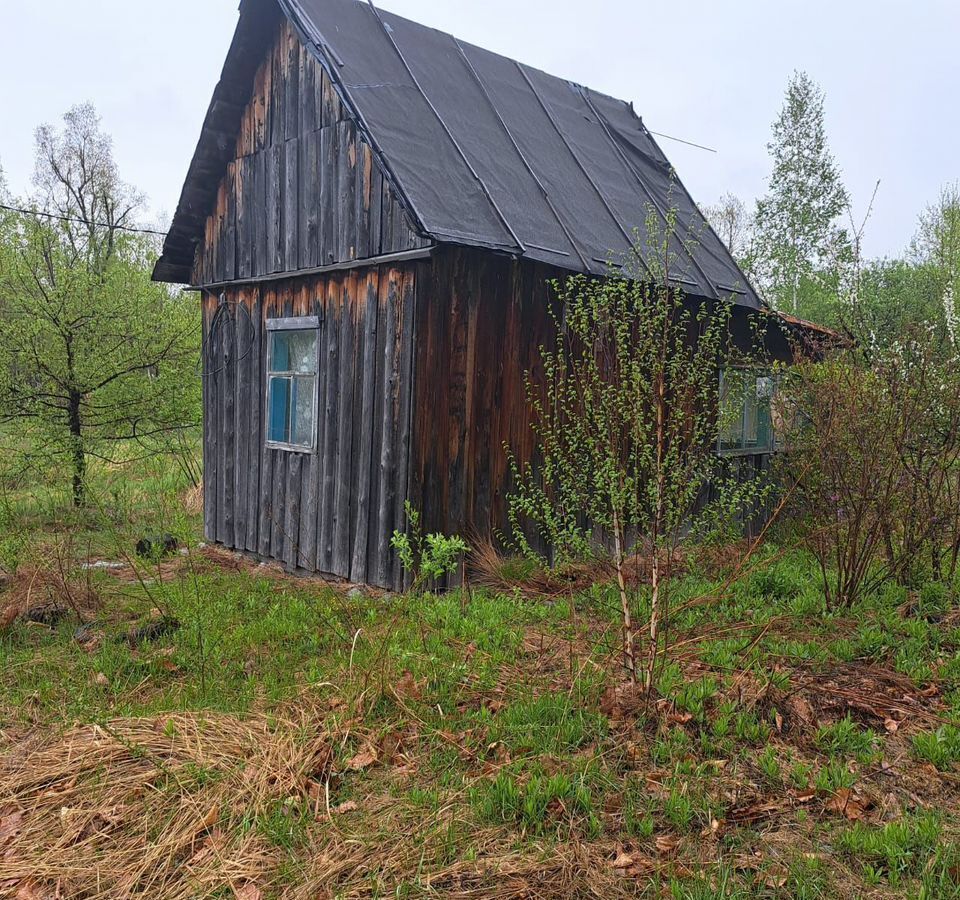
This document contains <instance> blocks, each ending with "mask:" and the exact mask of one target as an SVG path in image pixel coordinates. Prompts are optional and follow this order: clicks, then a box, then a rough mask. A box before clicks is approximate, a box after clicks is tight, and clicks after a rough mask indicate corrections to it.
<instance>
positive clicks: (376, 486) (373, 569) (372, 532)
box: [367, 266, 388, 582]
mask: <svg viewBox="0 0 960 900" xmlns="http://www.w3.org/2000/svg"><path fill="white" fill-rule="evenodd" d="M387 271H388V270H387V268H386V267H385V266H379V267H378V268H377V269H376V270H375V274H376V297H375V302H376V306H377V344H376V349H375V351H374V368H375V370H376V371H375V373H374V374H375V378H374V382H373V387H374V396H373V410H372V414H371V418H370V423H369V425H368V426H367V427H369V428H370V430H371V453H370V456H371V459H370V512H369V515H368V519H369V524H368V527H367V578H368V580H369V581H371V582H372V581H374V580H375V578H376V573H377V571H378V566H379V559H380V517H379V510H380V486H381V478H380V463H381V455H382V449H383V420H384V416H383V407H384V403H386V399H385V398H386V397H387V396H388V393H387V385H386V379H385V378H384V376H383V360H384V354H385V353H386V342H387V340H388V336H387V321H386V320H387V305H388V278H387V274H386V273H387Z"/></svg>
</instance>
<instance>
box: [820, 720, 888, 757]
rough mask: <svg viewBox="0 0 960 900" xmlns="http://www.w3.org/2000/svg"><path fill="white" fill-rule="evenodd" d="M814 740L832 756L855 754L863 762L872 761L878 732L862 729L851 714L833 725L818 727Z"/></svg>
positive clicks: (875, 750)
mask: <svg viewBox="0 0 960 900" xmlns="http://www.w3.org/2000/svg"><path fill="white" fill-rule="evenodd" d="M814 741H815V743H816V745H817V747H819V748H820V749H821V750H823V751H824V752H825V753H829V754H830V755H831V756H834V755H835V756H839V757H845V756H854V757H856V758H857V759H858V760H860V761H861V762H870V761H871V760H873V759H874V758H875V756H876V752H877V736H876V734H875V733H874V732H873V731H871V730H870V729H869V728H868V729H862V728H861V727H860V726H859V725H857V723H856V722H854V721H853V719H851V718H850V715H849V714H847V716H846V717H845V718H843V719H841V720H840V721H839V722H836V723H834V724H833V725H823V726H821V727H820V728H818V729H817V733H816V736H815V738H814Z"/></svg>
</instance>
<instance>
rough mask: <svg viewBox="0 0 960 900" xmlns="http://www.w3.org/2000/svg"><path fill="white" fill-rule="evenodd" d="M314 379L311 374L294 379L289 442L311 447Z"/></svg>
mask: <svg viewBox="0 0 960 900" xmlns="http://www.w3.org/2000/svg"><path fill="white" fill-rule="evenodd" d="M315 391H316V379H315V378H314V377H313V376H309V377H306V378H303V377H300V378H296V379H294V394H293V403H292V409H293V429H292V431H293V437H292V439H291V441H290V443H291V444H296V446H298V447H312V446H313V442H314V421H313V397H314V392H315Z"/></svg>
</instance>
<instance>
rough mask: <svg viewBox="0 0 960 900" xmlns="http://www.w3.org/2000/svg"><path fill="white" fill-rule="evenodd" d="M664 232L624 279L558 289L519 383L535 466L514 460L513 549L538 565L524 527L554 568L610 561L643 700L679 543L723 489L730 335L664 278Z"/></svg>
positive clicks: (716, 312) (652, 229)
mask: <svg viewBox="0 0 960 900" xmlns="http://www.w3.org/2000/svg"><path fill="white" fill-rule="evenodd" d="M675 228H676V223H675V221H673V220H672V219H671V221H670V222H668V224H667V228H666V230H665V231H662V232H661V230H660V229H658V228H657V223H656V222H655V221H652V222H651V223H650V224H649V225H648V230H649V233H650V234H651V235H661V236H660V237H654V238H653V244H652V246H651V247H650V248H649V252H643V253H642V254H641V252H640V249H639V248H638V251H637V254H636V258H637V260H639V259H640V257H641V255H642V257H643V259H644V260H645V262H644V263H643V264H641V263H639V262H636V263H635V264H632V265H630V264H628V266H627V270H628V271H627V273H626V274H618V273H613V274H611V276H610V277H608V278H607V279H603V280H599V279H593V278H587V277H583V276H576V277H572V278H570V279H568V280H567V281H566V282H563V283H558V284H556V285H555V290H556V293H557V299H558V302H557V304H556V305H555V307H554V308H553V309H552V315H553V316H554V322H555V327H556V335H557V337H556V343H555V344H554V345H553V346H550V347H542V348H541V350H540V361H541V364H542V369H543V377H542V379H541V378H539V377H537V378H533V377H528V383H527V393H528V400H529V403H530V406H531V411H532V419H533V428H534V432H535V435H536V449H535V453H534V459H535V460H536V462H535V463H531V464H521V463H520V462H518V461H517V460H516V459H515V458H511V465H512V470H513V476H514V482H515V484H516V488H515V490H514V492H513V493H512V494H511V496H510V498H509V509H510V518H511V522H512V525H513V532H514V536H515V540H516V542H517V544H518V545H519V549H521V550H522V551H523V552H525V553H527V554H533V555H536V554H535V552H534V550H533V547H532V544H531V543H530V540H529V539H528V537H527V534H526V529H527V528H529V527H530V526H532V527H533V528H534V529H535V530H536V531H537V532H539V536H540V537H541V538H542V540H543V542H544V543H545V544H546V545H547V546H548V547H549V548H550V553H551V556H552V562H553V565H555V566H557V567H560V568H562V567H563V566H564V565H566V564H568V563H570V562H575V561H577V560H580V559H582V558H585V557H592V556H595V555H597V554H601V555H604V556H606V555H607V554H608V553H610V552H611V550H612V562H613V566H614V569H615V571H616V580H617V588H618V593H619V599H620V606H621V609H620V614H621V622H622V638H623V663H624V668H625V670H626V672H627V674H628V677H629V678H630V679H631V680H632V681H636V680H638V675H639V674H640V672H641V671H642V673H643V681H644V685H645V687H646V689H647V690H648V691H652V690H653V688H654V685H655V681H656V672H657V670H658V662H659V661H660V660H662V658H663V654H662V651H663V650H664V648H665V647H666V645H667V633H666V627H665V626H666V623H667V621H668V619H669V615H668V613H669V608H670V594H671V584H672V576H673V572H674V562H675V559H676V555H677V550H678V546H679V544H680V542H681V541H682V540H683V539H684V538H685V536H687V535H688V533H689V531H690V529H697V528H698V527H699V526H702V525H704V523H706V522H707V521H708V520H709V521H711V522H713V521H714V520H715V519H714V518H713V516H714V514H715V513H716V506H713V505H711V504H708V503H705V488H706V486H707V485H708V484H711V485H713V486H714V487H715V488H719V486H720V475H721V472H720V461H719V459H718V457H717V454H716V449H717V440H718V436H719V430H720V427H721V422H720V417H719V416H718V414H717V410H718V407H719V399H720V398H719V378H718V367H719V365H720V364H721V361H722V360H723V359H724V358H725V357H726V356H727V355H728V343H729V335H730V331H729V322H730V313H731V308H730V305H729V304H725V303H716V304H708V303H698V302H694V301H692V300H690V299H689V298H687V297H686V296H685V295H684V294H683V292H682V290H680V289H679V287H678V286H677V285H676V284H675V283H674V282H672V281H671V279H670V276H669V273H671V272H674V271H677V267H678V266H680V265H681V263H680V261H679V258H678V253H677V251H678V250H679V248H680V243H679V239H677V238H675V237H674V234H675ZM753 489H754V486H753V485H752V484H751V483H750V482H749V481H744V482H743V483H742V484H741V485H740V486H739V487H738V488H735V489H734V488H732V487H731V490H734V491H736V492H737V493H736V496H734V495H733V494H730V493H727V492H723V491H721V492H720V493H721V494H722V496H723V501H724V502H725V503H726V504H728V505H727V508H728V509H731V508H732V507H733V506H740V507H741V508H742V504H740V503H739V501H745V500H746V498H747V496H748V495H750V496H752V491H753ZM598 535H602V536H600V537H598ZM541 562H546V560H545V559H542V560H541ZM641 573H642V577H641ZM647 580H649V589H648V588H647V587H646V586H645V585H643V584H642V583H641V582H643V581H647ZM641 616H642V618H643V619H646V622H647V628H646V631H647V636H646V646H645V652H644V653H643V655H644V656H645V662H641V660H640V654H641V652H642V651H641V649H640V648H638V642H639V640H640V638H639V633H638V631H637V627H636V624H635V623H636V622H637V621H638V620H640V618H641Z"/></svg>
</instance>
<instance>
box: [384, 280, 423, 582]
mask: <svg viewBox="0 0 960 900" xmlns="http://www.w3.org/2000/svg"><path fill="white" fill-rule="evenodd" d="M416 288H417V278H416V269H415V268H411V269H407V270H406V271H404V273H403V285H402V288H401V292H400V298H401V309H400V311H399V312H398V314H397V322H398V325H399V327H400V334H399V337H398V341H397V344H398V348H399V349H398V355H399V359H398V361H397V387H398V390H397V420H398V422H397V442H396V447H397V449H396V463H395V467H394V472H393V480H394V483H395V484H396V485H397V490H398V495H397V498H396V500H395V502H394V509H393V530H394V531H403V530H404V529H405V528H406V512H405V510H404V501H405V500H407V499H408V490H409V484H410V478H409V473H410V443H411V437H412V434H411V429H412V422H413V397H414V393H413V392H414V345H415V341H416V333H415V322H416ZM389 552H390V557H391V559H392V566H393V569H392V579H391V581H392V583H391V585H390V586H391V587H392V588H393V589H394V590H403V587H404V571H403V567H402V566H401V564H400V558H399V557H398V556H397V554H396V552H395V551H394V550H393V548H392V547H391V548H389Z"/></svg>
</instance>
